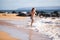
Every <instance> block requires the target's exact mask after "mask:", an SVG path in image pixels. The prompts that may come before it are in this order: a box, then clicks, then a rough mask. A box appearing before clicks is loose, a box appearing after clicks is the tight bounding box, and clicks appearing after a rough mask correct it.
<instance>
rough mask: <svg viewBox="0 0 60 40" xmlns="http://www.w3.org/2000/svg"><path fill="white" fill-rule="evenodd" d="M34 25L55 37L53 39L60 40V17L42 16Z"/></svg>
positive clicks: (43, 32)
mask: <svg viewBox="0 0 60 40" xmlns="http://www.w3.org/2000/svg"><path fill="white" fill-rule="evenodd" d="M32 27H34V28H35V29H37V30H38V32H40V33H42V34H45V35H48V36H49V38H53V39H52V40H60V18H55V19H52V18H41V19H39V20H36V21H35V22H34V23H33V26H32Z"/></svg>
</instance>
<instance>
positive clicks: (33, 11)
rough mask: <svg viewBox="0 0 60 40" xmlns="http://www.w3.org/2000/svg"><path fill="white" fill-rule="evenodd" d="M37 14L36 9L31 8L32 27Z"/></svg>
mask: <svg viewBox="0 0 60 40" xmlns="http://www.w3.org/2000/svg"><path fill="white" fill-rule="evenodd" d="M35 14H36V9H35V8H32V10H31V27H32V24H33V22H34V18H35Z"/></svg>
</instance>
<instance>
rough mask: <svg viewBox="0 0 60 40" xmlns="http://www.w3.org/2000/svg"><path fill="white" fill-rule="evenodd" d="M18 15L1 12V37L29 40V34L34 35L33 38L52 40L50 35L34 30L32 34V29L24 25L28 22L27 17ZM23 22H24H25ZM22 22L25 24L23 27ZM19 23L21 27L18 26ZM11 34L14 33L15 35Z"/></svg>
mask: <svg viewBox="0 0 60 40" xmlns="http://www.w3.org/2000/svg"><path fill="white" fill-rule="evenodd" d="M16 15H17V14H6V15H3V14H0V31H1V32H0V35H1V36H0V39H2V40H5V38H6V40H7V38H9V39H11V40H18V39H19V40H20V39H21V40H29V35H32V37H31V40H51V39H50V38H48V36H46V35H43V34H41V33H39V32H36V31H33V30H32V34H30V33H31V31H30V29H28V27H25V25H24V24H26V23H27V22H26V21H27V20H26V18H27V17H21V16H16ZM21 22H23V24H22V23H21ZM20 24H21V25H23V26H22V27H21V25H20ZM17 25H18V26H19V27H17ZM9 31H10V32H9ZM20 32H21V33H20ZM8 33H9V34H8ZM15 34H16V35H15ZM10 35H13V36H14V37H12V36H10Z"/></svg>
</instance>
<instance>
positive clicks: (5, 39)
mask: <svg viewBox="0 0 60 40" xmlns="http://www.w3.org/2000/svg"><path fill="white" fill-rule="evenodd" d="M0 40H20V39H17V38H13V37H12V36H10V35H9V34H8V33H6V32H3V31H0Z"/></svg>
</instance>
